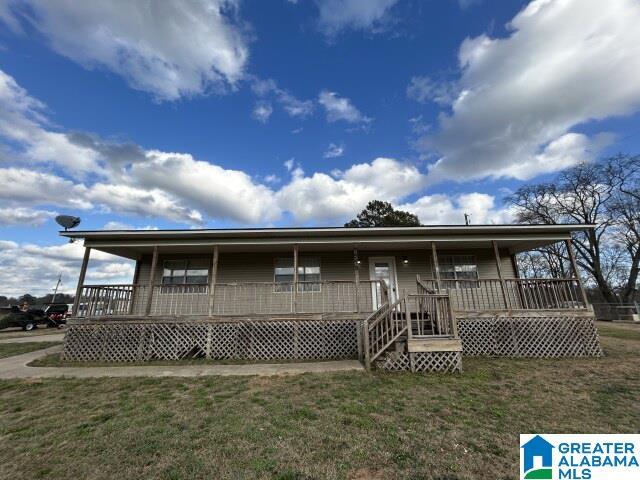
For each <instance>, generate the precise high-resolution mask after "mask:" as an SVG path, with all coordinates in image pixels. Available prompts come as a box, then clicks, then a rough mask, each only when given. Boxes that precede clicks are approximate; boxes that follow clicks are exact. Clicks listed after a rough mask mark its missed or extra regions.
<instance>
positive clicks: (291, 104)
mask: <svg viewBox="0 0 640 480" xmlns="http://www.w3.org/2000/svg"><path fill="white" fill-rule="evenodd" d="M251 90H253V93H255V94H256V95H257V96H259V97H262V98H264V97H269V96H271V97H272V98H273V99H274V101H276V102H277V103H278V104H279V105H280V106H281V107H282V109H283V110H284V111H285V112H286V113H287V114H288V115H289V116H290V117H294V118H306V117H308V116H309V115H311V114H312V113H313V102H312V101H311V100H300V99H299V98H297V97H295V96H294V95H293V94H291V92H289V91H287V90H285V89H282V88H280V87H278V84H277V83H276V81H275V80H273V79H266V80H263V79H259V78H257V77H254V78H253V82H252V84H251Z"/></svg>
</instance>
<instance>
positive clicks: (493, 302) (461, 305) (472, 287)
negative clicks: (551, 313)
mask: <svg viewBox="0 0 640 480" xmlns="http://www.w3.org/2000/svg"><path fill="white" fill-rule="evenodd" d="M418 283H419V287H418V291H420V289H421V288H423V289H424V291H434V292H435V291H437V290H438V288H437V281H436V280H435V279H420V280H419V282H418ZM504 287H505V288H504V291H503V289H502V285H501V282H500V280H499V279H480V280H440V288H441V292H446V293H448V294H449V297H450V298H451V302H452V304H453V308H454V309H455V310H461V311H472V310H505V309H507V310H574V309H584V308H587V305H586V304H585V303H584V300H583V299H582V295H581V291H580V284H579V282H578V280H577V279H575V278H567V279H565V278H557V279H546V278H522V279H519V278H513V279H504Z"/></svg>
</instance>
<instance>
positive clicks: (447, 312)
mask: <svg viewBox="0 0 640 480" xmlns="http://www.w3.org/2000/svg"><path fill="white" fill-rule="evenodd" d="M418 287H419V288H418V292H419V293H417V294H410V295H407V294H404V295H403V296H402V297H401V298H400V299H398V300H397V301H395V302H393V303H390V302H389V301H386V302H385V303H384V304H383V305H381V306H380V308H378V310H376V311H375V312H374V313H372V314H371V315H370V316H369V317H368V318H367V319H366V320H365V321H364V322H363V337H362V338H363V343H364V353H365V355H364V357H365V366H366V367H367V368H368V369H370V368H371V367H372V366H374V365H375V366H376V367H377V368H381V369H387V370H410V371H451V372H453V371H460V370H461V369H462V343H461V341H460V337H459V336H458V328H457V323H456V319H455V316H454V313H453V310H452V308H451V302H450V299H449V296H448V295H447V294H440V293H436V292H434V291H428V290H426V289H424V288H423V287H424V286H423V285H420V281H419V280H418ZM385 298H388V296H387V297H385Z"/></svg>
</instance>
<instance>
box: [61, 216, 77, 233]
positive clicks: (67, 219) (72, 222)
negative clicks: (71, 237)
mask: <svg viewBox="0 0 640 480" xmlns="http://www.w3.org/2000/svg"><path fill="white" fill-rule="evenodd" d="M56 222H57V223H58V225H60V226H61V227H63V228H64V230H65V231H67V230H68V229H69V228H74V227H77V226H78V225H80V217H72V216H71V215H58V216H57V217H56Z"/></svg>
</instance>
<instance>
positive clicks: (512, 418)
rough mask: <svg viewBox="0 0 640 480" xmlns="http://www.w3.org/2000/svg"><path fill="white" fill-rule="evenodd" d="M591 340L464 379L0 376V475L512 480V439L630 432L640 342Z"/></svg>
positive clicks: (480, 369)
mask: <svg viewBox="0 0 640 480" xmlns="http://www.w3.org/2000/svg"><path fill="white" fill-rule="evenodd" d="M611 328H614V327H611ZM602 334H603V336H602V340H603V342H602V343H603V346H604V348H605V351H606V353H607V356H606V357H604V358H600V359H562V360H524V359H523V360H512V359H489V358H482V359H480V358H479V359H473V358H465V359H464V369H465V371H464V374H462V375H436V374H427V375H416V374H410V373H406V374H389V373H375V372H374V373H361V372H352V373H336V374H324V375H316V374H307V375H300V376H290V377H206V378H198V379H180V378H166V379H161V378H156V379H139V378H138V379H135V378H130V379H125V378H123V379H92V380H72V379H55V380H29V381H2V382H0V400H1V401H0V477H1V478H82V479H111V478H154V479H155V478H161V479H182V478H185V479H193V478H207V479H210V478H215V479H226V478H232V479H243V478H246V479H254V478H280V479H311V478H322V479H324V478H330V479H332V478H349V479H369V478H378V479H393V478H403V479H404V478H416V479H418V478H428V479H441V480H444V479H447V480H454V479H485V478H487V479H492V480H495V479H513V478H517V471H518V458H519V457H518V455H519V445H518V441H519V439H518V434H519V433H534V432H541V433H544V432H548V433H560V432H562V433H585V432H587V433H607V432H620V433H637V432H638V431H639V430H640V402H638V399H639V398H640V375H638V366H639V365H640V338H637V337H636V336H635V335H631V336H625V337H624V338H620V335H618V332H617V330H616V331H615V332H614V333H613V334H611V335H609V329H608V328H607V329H603V332H602Z"/></svg>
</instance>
